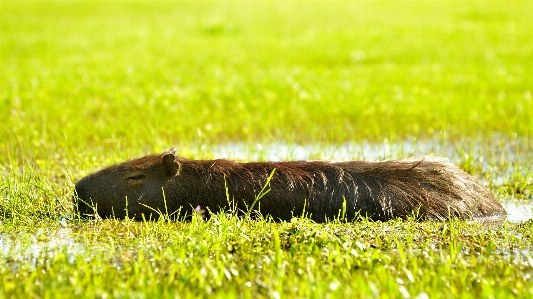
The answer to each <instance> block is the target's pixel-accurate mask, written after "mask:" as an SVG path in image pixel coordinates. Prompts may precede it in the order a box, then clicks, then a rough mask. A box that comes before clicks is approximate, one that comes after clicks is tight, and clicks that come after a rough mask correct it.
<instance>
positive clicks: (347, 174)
mask: <svg viewBox="0 0 533 299" xmlns="http://www.w3.org/2000/svg"><path fill="white" fill-rule="evenodd" d="M274 169H275V170H274ZM273 170H274V175H273V177H272V179H271V181H270V182H269V185H268V188H270V191H269V192H268V193H267V194H266V195H265V196H264V197H263V198H261V199H260V200H259V201H258V203H257V204H256V205H255V206H254V207H253V208H254V210H259V211H260V212H261V213H262V215H270V216H272V217H273V219H275V220H290V219H291V218H292V217H293V216H301V215H303V214H306V215H308V216H309V217H310V218H311V219H313V220H314V221H317V222H324V221H327V220H331V219H334V218H335V217H338V216H339V215H340V212H341V210H342V209H343V205H344V206H345V217H346V218H347V219H349V220H353V219H355V218H356V217H357V215H358V213H359V214H360V215H361V216H368V217H369V218H370V219H373V220H383V221H384V220H389V219H393V218H407V217H409V216H412V215H418V216H419V217H420V219H423V220H445V219H448V217H449V216H451V217H458V218H461V219H479V218H487V217H490V218H503V217H505V214H506V212H505V210H504V209H503V207H502V206H501V204H500V203H499V202H498V201H497V200H496V199H495V198H494V197H493V196H492V195H491V193H490V192H489V191H488V190H487V189H486V188H485V187H483V186H482V185H481V184H480V183H479V182H478V181H477V180H476V179H475V178H473V177H472V176H471V175H469V174H467V173H466V172H464V171H462V170H461V169H459V168H458V167H457V166H454V165H452V164H449V163H447V162H446V161H445V160H443V159H439V158H434V157H423V158H419V159H411V160H401V161H386V162H368V161H347V162H325V161H290V162H252V163H238V162H234V161H230V160H190V159H186V158H181V157H177V156H175V151H174V149H171V150H169V151H167V152H164V153H162V154H158V155H151V156H146V157H142V158H139V159H135V160H131V161H127V162H124V163H121V164H117V165H113V166H111V167H108V168H106V169H103V170H101V171H99V172H96V173H94V174H91V175H89V176H87V177H85V178H83V179H82V180H80V181H79V182H78V183H77V184H76V187H75V189H76V190H75V191H76V194H77V197H78V199H79V200H78V199H77V200H76V202H77V209H78V211H79V213H80V214H81V215H82V216H85V215H90V214H94V211H95V210H96V211H97V213H98V215H99V216H100V217H103V218H106V217H116V218H124V217H125V216H128V217H131V218H136V219H142V214H144V216H145V218H146V219H150V218H151V219H154V218H157V217H158V213H156V212H155V211H160V212H161V213H162V214H166V213H168V214H172V213H174V212H176V211H178V210H180V208H181V214H182V215H183V214H184V213H185V212H187V213H188V214H189V215H190V214H191V212H192V211H193V209H194V208H195V207H197V206H200V207H201V208H202V209H204V210H205V209H207V210H210V211H212V212H217V211H220V210H225V211H227V210H229V209H230V207H231V206H232V205H233V206H236V207H237V208H238V210H239V211H241V212H242V211H247V209H248V207H250V206H251V205H252V203H253V202H254V199H255V198H256V197H257V196H258V194H259V193H260V191H261V189H262V188H263V186H264V185H265V183H266V182H267V180H268V177H269V175H270V174H271V173H272V171H273ZM225 186H227V189H228V193H229V203H228V197H227V196H226V187H225ZM163 193H164V196H165V198H163ZM165 201H166V205H165ZM126 204H127V208H126ZM89 205H90V206H89ZM146 206H149V207H151V208H148V207H146ZM154 210H155V211H154Z"/></svg>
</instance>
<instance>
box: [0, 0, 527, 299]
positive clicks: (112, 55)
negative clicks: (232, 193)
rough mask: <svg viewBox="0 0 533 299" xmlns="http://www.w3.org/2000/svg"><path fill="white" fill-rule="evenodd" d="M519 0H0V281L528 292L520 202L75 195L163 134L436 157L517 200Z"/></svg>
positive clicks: (241, 151) (150, 292)
mask: <svg viewBox="0 0 533 299" xmlns="http://www.w3.org/2000/svg"><path fill="white" fill-rule="evenodd" d="M531 11H533V3H532V2H531V1H473V0H469V1H463V2H461V3H460V5H459V3H458V2H454V1H275V0H274V1H254V2H252V1H222V0H220V1H150V0H146V1H128V2H123V1H6V0H0V66H1V67H0V120H1V125H0V175H1V180H0V190H1V191H0V223H1V225H0V280H1V281H0V298H4V297H5V298H19V297H30V298H31V297H34V298H55V297H88V298H94V297H98V298H100V297H101V298H112V297H127V298H144V297H178V298H190V297H198V296H199V297H207V296H215V297H269V298H272V297H273V298H283V297H286V298H293V297H300V298H327V297H330V298H338V297H341V296H350V297H362V298H376V297H380V298H450V297H463V298H471V297H472V298H478V297H486V298H500V297H521V298H532V297H533V282H532V281H533V280H532V278H531V275H532V274H533V273H532V272H533V255H532V246H531V244H532V242H533V240H532V239H533V238H532V232H533V227H532V221H531V220H529V221H527V222H524V223H510V222H504V223H496V224H486V223H468V222H463V221H455V220H453V221H450V222H447V223H417V222H415V221H411V220H409V221H390V222H387V223H379V222H377V223H373V222H369V221H366V220H364V219H363V220H361V221H360V222H355V223H342V222H339V221H337V222H332V223H328V224H325V225H319V224H315V223H312V222H310V221H309V220H307V219H294V220H293V221H291V222H289V223H272V222H271V221H268V219H262V218H260V219H255V220H250V219H245V218H237V217H234V216H232V215H225V214H219V215H217V216H216V217H214V218H212V219H210V220H208V221H204V220H202V219H201V218H199V217H196V218H193V220H192V221H190V222H168V221H159V222H151V223H135V222H131V221H118V220H106V221H94V222H92V221H81V220H79V219H76V218H75V217H73V216H72V203H71V197H72V188H73V182H75V181H77V180H78V179H80V178H81V177H83V176H84V175H86V174H88V173H90V172H92V171H94V170H95V169H97V168H100V167H102V166H104V165H106V164H111V163H115V162H118V161H121V160H124V159H127V158H131V157H137V156H140V155H143V154H147V153H152V152H160V151H162V150H165V149H168V148H170V147H177V148H178V153H179V154H180V155H183V156H187V157H190V158H214V157H219V156H217V153H219V152H220V151H221V150H220V149H221V148H222V149H226V151H224V152H225V153H226V154H227V155H228V156H229V157H230V158H238V159H242V160H251V159H255V158H258V159H268V158H269V157H271V156H275V157H281V158H292V157H294V156H298V155H299V154H298V151H299V150H300V148H301V147H302V146H303V147H304V148H305V149H309V148H307V147H305V146H307V145H313V147H310V150H308V151H306V152H305V157H307V158H312V159H340V158H342V159H364V158H377V159H385V158H402V157H406V156H410V155H424V154H436V155H443V156H447V157H450V159H451V160H452V161H453V162H455V163H457V164H458V165H460V166H461V167H462V168H463V169H465V170H466V171H468V172H470V173H472V174H474V175H476V176H477V177H478V178H480V179H481V180H483V181H484V182H485V183H486V184H487V186H489V187H490V188H491V190H492V191H493V193H494V194H495V195H496V196H497V197H498V198H499V199H501V200H502V201H503V200H521V201H527V202H531V198H532V196H533V180H532V176H533V166H532V163H531V161H533V156H532V155H531V153H533V143H532V142H531V136H532V135H533V99H532V95H531V93H532V86H533V76H532V73H531V70H532V69H533V57H532V56H533V52H532V48H531V45H530V43H531V40H533V29H532V27H531V26H530V12H531ZM276 144H278V145H279V144H282V145H283V146H282V148H283V150H279V149H277V148H276V147H275V145H276ZM259 145H261V147H260V146H259ZM346 146H348V150H346ZM349 146H352V147H349ZM227 149H233V150H230V151H229V152H228V151H227ZM65 217H67V218H65Z"/></svg>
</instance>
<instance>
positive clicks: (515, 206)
mask: <svg viewBox="0 0 533 299" xmlns="http://www.w3.org/2000/svg"><path fill="white" fill-rule="evenodd" d="M502 205H503V207H504V208H505V210H506V211H507V221H509V222H513V223H520V222H523V221H527V220H530V219H533V201H532V200H504V201H503V202H502Z"/></svg>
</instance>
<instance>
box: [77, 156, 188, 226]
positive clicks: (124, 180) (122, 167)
mask: <svg viewBox="0 0 533 299" xmlns="http://www.w3.org/2000/svg"><path fill="white" fill-rule="evenodd" d="M179 171H180V164H179V162H178V161H176V157H175V149H170V150H168V151H166V152H164V153H162V154H158V155H151V156H146V157H143V158H139V159H135V160H131V161H127V162H124V163H121V164H117V165H113V166H110V167H108V168H105V169H102V170H100V171H98V172H95V173H93V174H91V175H89V176H87V177H85V178H83V179H81V180H80V181H79V182H78V183H77V184H76V186H75V194H74V195H75V196H74V203H75V207H76V209H77V213H79V215H80V216H81V217H88V216H96V214H97V215H98V216H100V217H102V218H111V217H116V218H124V217H126V216H127V217H130V218H136V219H142V217H143V215H142V214H144V217H145V218H146V219H148V218H149V217H152V218H156V217H158V216H159V213H163V214H164V213H165V212H166V211H165V209H164V208H165V203H164V195H163V194H164V191H163V187H164V185H165V183H166V182H167V181H168V180H170V179H172V178H173V177H175V176H176V175H177V174H179ZM158 212H159V213H158Z"/></svg>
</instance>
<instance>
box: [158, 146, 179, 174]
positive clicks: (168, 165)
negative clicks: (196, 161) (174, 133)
mask: <svg viewBox="0 0 533 299" xmlns="http://www.w3.org/2000/svg"><path fill="white" fill-rule="evenodd" d="M171 151H172V152H171ZM175 152H176V150H175V149H171V150H169V151H167V152H166V153H165V155H163V158H162V159H161V162H162V163H163V165H164V166H165V169H166V170H167V175H177V174H179V170H180V168H181V167H180V166H181V165H180V164H179V162H177V161H176V156H175V155H174V154H175Z"/></svg>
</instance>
